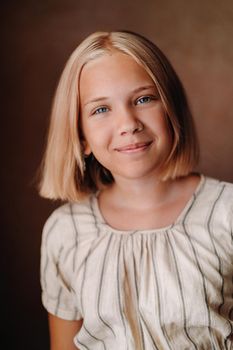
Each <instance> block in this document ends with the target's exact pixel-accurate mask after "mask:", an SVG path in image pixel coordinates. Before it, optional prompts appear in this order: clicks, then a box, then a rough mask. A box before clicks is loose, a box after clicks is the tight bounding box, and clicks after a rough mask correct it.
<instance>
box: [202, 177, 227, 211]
mask: <svg viewBox="0 0 233 350" xmlns="http://www.w3.org/2000/svg"><path fill="white" fill-rule="evenodd" d="M202 182H203V188H202V189H201V191H200V192H203V194H207V193H208V194H209V195H212V196H216V195H218V197H219V199H221V200H223V201H226V200H229V201H230V202H228V204H230V203H232V204H233V183H230V182H227V181H221V180H218V179H215V178H212V177H207V176H203V181H202Z"/></svg>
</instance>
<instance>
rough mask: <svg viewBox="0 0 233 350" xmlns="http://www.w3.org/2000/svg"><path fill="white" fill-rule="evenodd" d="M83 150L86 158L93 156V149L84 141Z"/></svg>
mask: <svg viewBox="0 0 233 350" xmlns="http://www.w3.org/2000/svg"><path fill="white" fill-rule="evenodd" d="M82 149H83V153H84V156H87V157H88V156H89V155H90V154H91V147H90V146H89V143H88V142H87V141H86V140H82Z"/></svg>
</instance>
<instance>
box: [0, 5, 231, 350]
mask: <svg viewBox="0 0 233 350" xmlns="http://www.w3.org/2000/svg"><path fill="white" fill-rule="evenodd" d="M114 29H129V30H134V31H138V32H140V33H142V34H144V35H146V36H147V37H149V38H150V39H152V40H153V41H155V42H156V43H157V44H158V46H160V48H161V49H162V50H163V51H164V52H165V53H166V54H167V56H168V57H169V58H170V60H171V62H172V63H173V65H174V67H175V68H176V70H177V72H178V74H179V75H180V77H181V79H182V81H183V83H184V86H185V87H186V90H187V93H188V96H189V99H190V103H191V107H192V110H193V113H194V118H195V122H196V125H197V130H198V135H199V138H200V144H201V156H202V157H201V162H200V165H199V169H200V170H201V171H203V172H204V173H205V174H207V175H210V176H214V177H218V178H220V179H223V180H227V181H232V182H233V162H232V152H233V137H232V131H233V97H232V96H233V43H232V41H233V2H232V0H223V1H220V0H219V1H217V0H189V1H187V0H175V1H168V0H144V1H142V0H140V1H139V0H133V1H130V0H117V1H107V0H99V1H94V0H93V1H90V0H57V1H55V0H47V1H38V0H31V1H29V0H21V1H19V0H18V1H11V0H8V1H4V2H2V5H1V36H2V40H1V61H2V63H1V68H2V69H1V84H0V86H1V98H2V104H1V106H2V113H1V123H2V126H1V131H2V133H3V135H2V137H1V150H2V151H3V155H2V157H1V167H2V181H1V184H2V191H1V193H2V200H1V203H2V209H1V212H2V213H3V217H2V223H3V226H2V230H1V254H0V259H1V260H0V263H1V266H2V271H1V287H0V291H1V300H2V301H3V305H2V307H1V310H2V314H1V319H2V320H3V321H4V324H5V327H4V338H5V339H6V341H7V343H8V345H7V346H6V347H5V348H7V349H15V348H17V349H33V350H37V349H48V333H47V324H46V317H47V316H46V312H45V311H44V310H43V308H42V306H41V301H40V283H39V258H40V239H41V230H42V227H43V224H44V222H45V220H46V218H47V217H48V215H49V213H50V212H51V211H52V209H53V208H54V207H56V205H57V204H56V203H49V202H48V201H47V200H44V199H41V198H39V196H38V195H37V192H36V189H35V185H34V182H33V179H34V176H35V173H36V170H37V168H38V165H39V163H40V159H41V156H42V153H43V150H44V144H45V136H46V129H47V125H48V118H49V112H50V106H51V101H52V96H53V92H54V89H55V86H56V83H57V81H58V78H59V75H60V73H61V71H62V68H63V66H64V64H65V61H66V60H67V58H68V56H69V54H70V53H71V52H72V50H73V49H74V48H75V47H76V45H77V44H78V43H79V42H80V40H82V39H83V38H84V37H86V36H87V35H88V34H89V33H91V32H93V31H96V30H114Z"/></svg>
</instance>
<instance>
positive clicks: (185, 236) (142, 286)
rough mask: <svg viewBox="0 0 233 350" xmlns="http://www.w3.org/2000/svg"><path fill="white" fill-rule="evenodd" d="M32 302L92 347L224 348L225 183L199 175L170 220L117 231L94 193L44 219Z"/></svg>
mask: <svg viewBox="0 0 233 350" xmlns="http://www.w3.org/2000/svg"><path fill="white" fill-rule="evenodd" d="M41 286H42V302H43V305H44V307H45V308H46V309H47V311H48V312H49V313H51V314H54V315H56V316H58V317H60V318H63V319H67V320H79V319H83V320H84V321H83V325H82V328H81V330H80V331H79V333H78V334H77V335H76V336H75V338H74V342H75V344H76V346H77V347H78V348H79V349H81V350H83V349H90V350H92V349H94V350H102V349H107V350H144V349H145V350H152V349H158V350H173V349H174V350H185V349H188V350H190V349H198V350H199V349H201V350H210V349H215V350H220V349H221V350H223V349H226V350H230V349H233V336H232V334H233V184H229V183H226V182H220V181H218V180H215V179H212V178H209V177H205V176H204V175H201V180H200V183H199V185H198V187H197V189H196V191H195V193H194V194H193V195H192V197H191V199H190V200H189V201H188V203H187V204H186V206H185V208H184V209H183V211H182V212H181V214H180V215H179V217H178V218H177V220H176V221H175V222H174V223H173V224H172V225H170V226H168V227H164V228H160V229H155V230H144V231H120V230H116V229H113V228H111V227H110V226H109V225H108V224H107V223H106V222H105V221H104V219H103V217H102V215H101V213H100V210H99V207H98V198H97V195H91V196H89V197H88V198H87V199H86V200H85V201H83V202H82V203H67V204H65V205H63V206H61V207H59V208H58V209H56V210H55V211H54V212H53V213H52V214H51V216H50V217H49V218H48V220H47V222H46V224H45V226H44V230H43V236H42V245H41Z"/></svg>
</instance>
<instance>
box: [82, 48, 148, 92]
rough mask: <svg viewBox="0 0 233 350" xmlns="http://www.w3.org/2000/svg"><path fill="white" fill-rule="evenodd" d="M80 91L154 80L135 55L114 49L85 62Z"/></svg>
mask: <svg viewBox="0 0 233 350" xmlns="http://www.w3.org/2000/svg"><path fill="white" fill-rule="evenodd" d="M79 83H80V86H79V88H80V92H81V93H82V92H83V91H84V90H87V92H91V90H93V89H97V90H98V89H99V90H101V89H102V88H104V86H105V87H106V88H107V89H108V88H110V86H114V88H115V89H116V90H117V87H123V86H128V87H130V86H132V88H135V87H137V85H140V84H152V85H154V82H153V80H152V78H151V77H150V76H149V74H148V73H147V72H146V70H145V68H144V67H143V66H142V65H141V64H139V63H138V62H137V61H136V60H135V59H134V58H133V57H131V56H129V55H127V54H125V53H123V52H120V51H113V52H109V53H105V54H103V55H101V56H99V57H97V58H95V59H93V60H91V61H89V62H87V63H86V64H85V66H84V67H83V69H82V72H81V75H80V79H79Z"/></svg>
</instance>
